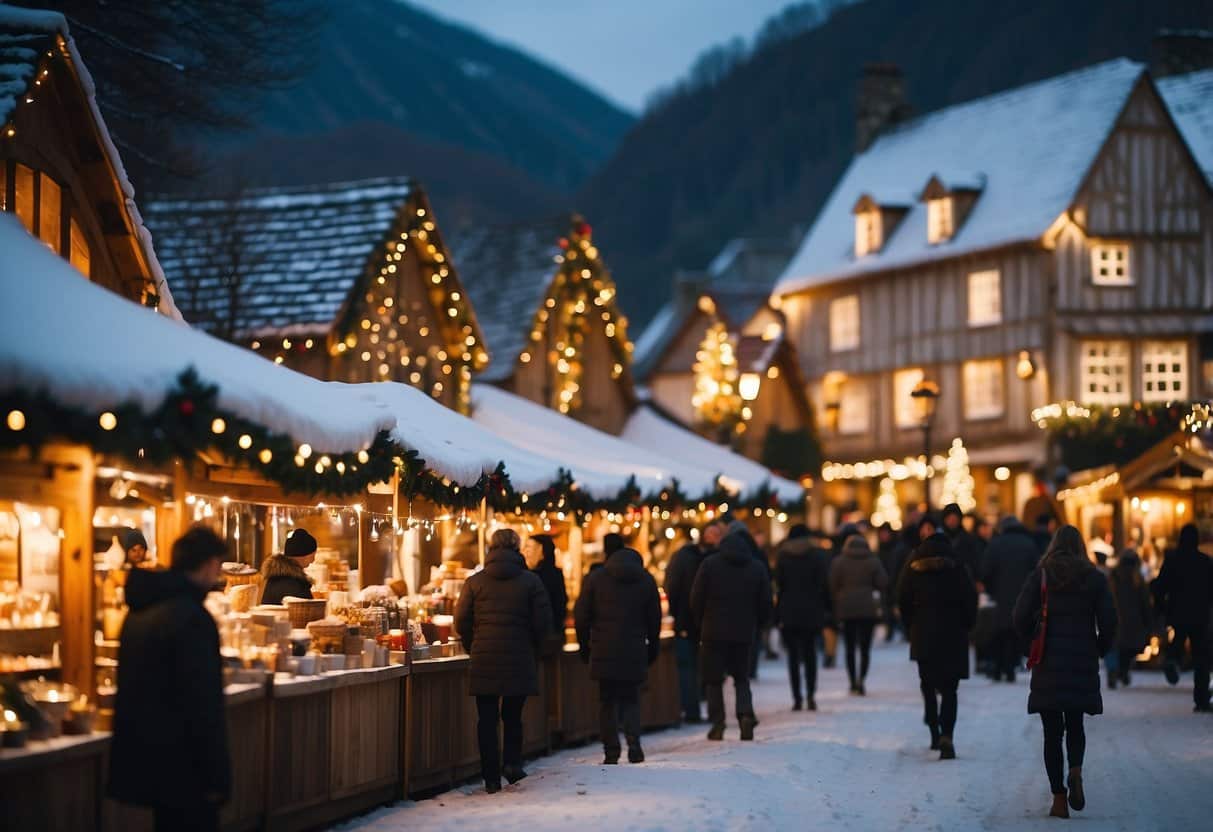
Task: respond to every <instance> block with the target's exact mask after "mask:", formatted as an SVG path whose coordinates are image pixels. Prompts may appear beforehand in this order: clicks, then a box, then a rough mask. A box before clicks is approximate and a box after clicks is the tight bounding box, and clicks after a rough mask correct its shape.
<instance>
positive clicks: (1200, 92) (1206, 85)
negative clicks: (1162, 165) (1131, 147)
mask: <svg viewBox="0 0 1213 832" xmlns="http://www.w3.org/2000/svg"><path fill="white" fill-rule="evenodd" d="M1157 84H1158V92H1159V93H1160V94H1161V95H1162V98H1163V101H1165V102H1166V104H1167V109H1168V110H1170V111H1171V117H1172V118H1173V119H1175V125H1176V126H1177V127H1178V128H1179V132H1180V134H1182V135H1183V137H1184V141H1185V142H1187V143H1188V147H1189V148H1190V149H1191V151H1192V155H1193V156H1194V157H1196V161H1197V163H1198V164H1199V165H1200V168H1201V170H1202V171H1204V174H1205V179H1207V180H1208V182H1209V184H1210V185H1213V69H1204V70H1201V71H1199V72H1189V73H1188V74H1186V75H1174V76H1171V77H1169V78H1163V79H1161V80H1159V81H1158V82H1157Z"/></svg>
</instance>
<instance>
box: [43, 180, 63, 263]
mask: <svg viewBox="0 0 1213 832" xmlns="http://www.w3.org/2000/svg"><path fill="white" fill-rule="evenodd" d="M41 177H42V195H41V197H40V198H39V200H38V214H39V216H38V238H39V239H40V240H42V242H44V243H46V244H47V245H48V246H50V247H51V248H52V249H54V250H55V253H56V254H62V253H63V251H62V242H63V240H62V236H63V235H62V234H61V233H60V231H61V229H60V228H59V221H60V219H61V215H60V200H61V195H60V193H59V183H58V182H56V181H55V180H53V179H51V178H50V177H49V176H47V175H46V174H45V173H43V174H41Z"/></svg>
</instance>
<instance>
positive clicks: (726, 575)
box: [691, 534, 771, 740]
mask: <svg viewBox="0 0 1213 832" xmlns="http://www.w3.org/2000/svg"><path fill="white" fill-rule="evenodd" d="M770 617H771V583H770V580H769V579H768V578H767V574H766V569H764V568H763V565H762V564H761V563H759V562H758V561H757V560H755V559H754V556H753V554H752V553H751V551H750V548H749V547H748V546H747V545H746V543H745V541H744V540H742V538H741V536H740V535H736V534H729V535H725V536H724V537H723V538H722V539H721V541H720V551H719V552H717V553H716V554H714V555H712V556H710V557H708V558H706V559H705V560H704V562H703V565H702V566H700V567H699V572H698V574H696V575H695V583H694V585H693V586H692V587H691V619H692V621H693V622H694V623H695V625H696V627H697V628H698V630H699V636H700V639H701V643H700V652H699V660H700V667H701V669H702V673H703V682H704V687H705V688H706V693H707V700H708V721H709V722H711V723H712V727H711V729H710V730H709V731H708V739H710V740H721V739H724V680H725V677H726V676H732V677H733V686H734V688H735V690H736V712H737V723H738V725H739V727H740V729H741V738H742V739H743V740H752V739H754V727H755V726H756V725H757V724H758V720H757V719H756V718H755V716H754V703H753V700H752V698H751V695H750V650H751V649H753V647H754V641H755V639H754V634H755V633H756V632H757V631H758V628H759V627H760V626H762V625H763V624H764V623H765V622H766V621H768V620H769V619H770Z"/></svg>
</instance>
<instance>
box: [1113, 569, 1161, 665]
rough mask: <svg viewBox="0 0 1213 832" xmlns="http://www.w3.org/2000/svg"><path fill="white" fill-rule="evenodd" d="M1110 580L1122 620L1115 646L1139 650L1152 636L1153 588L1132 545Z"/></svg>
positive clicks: (1137, 651)
mask: <svg viewBox="0 0 1213 832" xmlns="http://www.w3.org/2000/svg"><path fill="white" fill-rule="evenodd" d="M1110 583H1111V585H1112V598H1113V600H1115V601H1116V619H1117V621H1118V623H1119V626H1118V627H1117V629H1116V646H1117V647H1119V648H1120V649H1121V650H1132V651H1133V652H1134V653H1139V652H1141V649H1142V648H1143V647H1145V646H1146V642H1148V641H1149V640H1150V631H1151V629H1152V627H1153V613H1152V611H1151V609H1150V590H1149V588H1148V587H1147V586H1146V581H1145V578H1143V577H1142V576H1141V560H1140V559H1139V558H1138V557H1137V555H1136V554H1135V553H1134V552H1133V551H1132V550H1131V549H1129V550H1126V551H1125V552H1123V553H1122V554H1121V556H1120V560H1119V561H1117V563H1116V567H1115V568H1114V569H1113V570H1112V576H1111V578H1110ZM1126 669H1127V668H1126Z"/></svg>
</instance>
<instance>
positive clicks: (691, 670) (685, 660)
mask: <svg viewBox="0 0 1213 832" xmlns="http://www.w3.org/2000/svg"><path fill="white" fill-rule="evenodd" d="M674 656H675V658H676V659H677V660H678V695H679V699H680V700H681V701H682V717H683V719H688V720H695V721H699V719H700V713H699V700H700V699H701V698H702V697H701V696H700V691H701V690H702V686H701V685H700V683H699V645H698V644H696V643H695V641H694V640H693V639H689V638H686V637H684V636H678V637H677V638H675V639H674Z"/></svg>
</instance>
